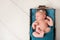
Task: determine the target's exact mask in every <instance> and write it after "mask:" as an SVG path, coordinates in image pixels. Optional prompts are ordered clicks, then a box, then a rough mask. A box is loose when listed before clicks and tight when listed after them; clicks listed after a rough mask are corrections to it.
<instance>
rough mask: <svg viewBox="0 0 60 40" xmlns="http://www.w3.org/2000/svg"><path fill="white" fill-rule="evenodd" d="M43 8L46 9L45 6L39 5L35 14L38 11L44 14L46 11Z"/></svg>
mask: <svg viewBox="0 0 60 40" xmlns="http://www.w3.org/2000/svg"><path fill="white" fill-rule="evenodd" d="M45 8H46V6H44V5H39V6H38V8H37V12H38V11H40V10H41V11H44V12H46V9H45Z"/></svg>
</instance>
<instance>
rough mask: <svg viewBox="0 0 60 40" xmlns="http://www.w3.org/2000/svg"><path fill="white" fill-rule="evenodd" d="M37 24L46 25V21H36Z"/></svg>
mask: <svg viewBox="0 0 60 40" xmlns="http://www.w3.org/2000/svg"><path fill="white" fill-rule="evenodd" d="M38 25H39V26H46V25H47V23H46V22H45V21H40V22H39V23H38Z"/></svg>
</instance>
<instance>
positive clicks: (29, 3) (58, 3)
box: [0, 0, 60, 40]
mask: <svg viewBox="0 0 60 40" xmlns="http://www.w3.org/2000/svg"><path fill="white" fill-rule="evenodd" d="M38 5H46V6H48V7H52V8H55V9H56V40H60V0H0V40H29V27H30V26H29V21H30V19H29V9H30V8H34V7H35V8H36V7H37V6H38Z"/></svg>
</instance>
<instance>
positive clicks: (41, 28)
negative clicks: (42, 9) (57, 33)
mask: <svg viewBox="0 0 60 40" xmlns="http://www.w3.org/2000/svg"><path fill="white" fill-rule="evenodd" d="M47 27H48V25H39V26H37V28H40V30H42V31H44V30H45V29H46V28H47Z"/></svg>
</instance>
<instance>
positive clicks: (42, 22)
mask: <svg viewBox="0 0 60 40" xmlns="http://www.w3.org/2000/svg"><path fill="white" fill-rule="evenodd" d="M35 16H36V20H35V21H34V22H33V24H32V28H33V29H34V30H35V31H34V32H33V33H32V34H33V36H34V37H38V38H43V37H44V34H45V33H48V32H49V31H50V28H49V27H48V26H53V21H52V19H51V18H50V17H49V16H46V11H45V10H41V9H40V10H38V11H37V12H36V15H35Z"/></svg>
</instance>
